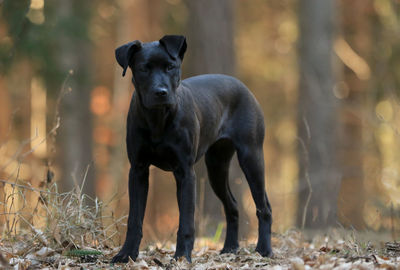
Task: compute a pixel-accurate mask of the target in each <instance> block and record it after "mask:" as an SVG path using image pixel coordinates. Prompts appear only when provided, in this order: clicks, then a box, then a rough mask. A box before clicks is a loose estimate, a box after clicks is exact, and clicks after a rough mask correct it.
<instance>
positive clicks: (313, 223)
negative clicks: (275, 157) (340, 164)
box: [297, 0, 340, 228]
mask: <svg viewBox="0 0 400 270" xmlns="http://www.w3.org/2000/svg"><path fill="white" fill-rule="evenodd" d="M299 5H300V6H299V25H300V40H299V65H300V66H299V69H300V82H299V97H298V134H299V150H298V155H299V167H300V174H299V187H300V193H299V203H298V216H297V223H298V225H299V226H300V227H307V228H326V226H333V225H335V224H336V220H337V218H336V212H337V194H338V188H339V185H340V177H339V174H338V172H337V166H336V161H335V160H336V151H335V149H336V140H335V139H336V114H337V104H336V98H335V96H334V94H333V87H334V83H335V77H334V71H333V66H332V63H333V61H332V58H333V39H334V34H335V23H334V18H335V10H336V7H335V1H333V0H309V1H300V2H299Z"/></svg>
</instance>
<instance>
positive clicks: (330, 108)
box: [0, 0, 400, 242]
mask: <svg viewBox="0 0 400 270" xmlns="http://www.w3.org/2000/svg"><path fill="white" fill-rule="evenodd" d="M0 9H1V15H0V179H1V181H2V182H1V183H0V187H1V189H2V192H1V194H0V199H1V200H0V201H2V202H3V203H2V205H1V207H0V209H2V210H1V211H2V213H0V225H1V228H2V229H1V230H5V228H6V227H5V225H4V223H5V222H4V221H5V220H4V217H5V215H12V214H13V213H15V212H17V210H18V211H19V215H21V216H22V217H23V216H29V213H31V212H32V211H33V208H34V206H35V204H36V202H37V200H38V194H36V193H32V194H31V195H30V197H26V198H24V200H26V201H28V203H26V201H25V203H22V202H21V201H18V200H13V201H12V202H10V201H9V200H6V198H7V196H9V195H10V194H11V192H13V189H12V187H11V185H9V184H6V183H10V182H11V183H18V184H19V185H23V186H31V187H34V188H36V189H44V188H45V186H44V185H43V181H44V180H46V179H47V181H49V182H50V181H57V183H58V187H59V188H60V190H61V191H68V190H70V189H71V188H72V187H73V186H74V185H75V183H78V184H81V183H82V181H83V179H85V183H84V188H83V191H84V192H85V193H86V194H88V195H89V196H91V197H92V198H94V197H95V196H97V197H98V198H99V199H101V200H102V201H107V202H108V201H111V202H110V203H109V204H108V208H107V209H105V211H108V212H109V213H111V214H112V215H113V216H115V217H122V216H125V215H127V213H128V194H127V183H128V181H127V175H128V169H129V164H128V159H127V156H126V149H125V121H126V115H127V110H128V106H129V101H130V97H131V95H132V92H133V90H134V89H133V86H132V85H131V82H130V72H129V73H128V75H129V76H126V77H124V78H122V77H121V73H122V70H121V68H120V67H119V66H118V64H117V63H116V61H115V59H114V50H115V48H116V47H118V46H120V45H122V44H124V43H126V42H129V41H132V40H136V39H139V40H141V41H144V42H146V41H153V40H158V39H160V38H161V37H162V36H163V35H165V34H182V35H185V36H186V37H187V43H188V50H187V53H186V56H185V59H184V62H183V78H186V77H189V76H193V75H197V74H203V73H224V74H230V75H234V76H236V77H238V78H239V79H241V80H242V81H243V82H244V83H245V84H246V85H247V86H248V87H249V88H250V89H251V91H252V92H253V93H254V95H255V96H256V98H257V99H258V101H259V102H260V104H261V106H262V108H263V111H264V114H265V122H266V127H267V128H266V134H267V135H266V139H265V143H264V150H265V165H266V183H267V184H266V186H267V192H268V194H269V197H270V200H271V204H272V208H273V219H274V223H273V231H274V232H278V233H281V232H285V231H286V230H288V229H290V228H292V227H297V228H304V229H313V230H320V229H326V228H329V227H341V226H343V227H345V228H352V229H357V230H373V231H377V232H378V231H380V232H382V231H388V232H392V234H393V236H394V237H396V235H397V232H398V231H400V151H399V149H400V136H399V127H400V99H399V94H400V42H399V41H400V40H399V39H400V17H399V14H400V1H399V0H352V1H346V0H337V1H334V0H308V1H295V0H252V1H246V0H236V1H234V0H218V1H213V0H201V1H196V0H165V1H162V0H118V1H108V0H91V1H79V0H69V1H67V0H46V1H45V0H31V1H29V0H0ZM238 128H240V127H238ZM230 175H231V186H232V188H233V192H234V194H235V197H236V199H237V201H238V204H239V207H240V230H241V238H242V239H251V238H253V237H255V236H256V235H257V233H256V232H257V230H256V229H255V226H256V224H257V220H256V215H255V207H254V204H253V201H252V199H251V196H250V192H249V189H248V186H247V183H246V181H245V179H244V177H243V175H242V173H241V170H240V168H239V167H238V163H237V161H234V162H232V168H231V174H230ZM150 178H151V180H150V189H149V199H148V206H147V212H146V217H145V224H144V238H145V239H146V240H147V241H164V240H174V239H175V233H176V230H177V223H178V208H177V203H176V196H175V182H174V180H173V177H172V174H170V173H166V172H163V171H161V170H159V169H157V168H154V167H152V169H151V175H150ZM197 178H198V184H197V195H198V196H197V202H198V205H197V208H196V211H197V212H196V224H197V234H198V235H199V236H206V237H215V236H218V234H219V233H218V231H221V230H222V231H223V226H224V225H223V224H224V219H225V218H224V214H223V208H222V205H221V204H220V203H219V201H218V199H217V198H216V196H215V195H214V194H213V192H212V190H211V188H210V186H209V184H208V180H207V176H206V171H205V167H204V164H203V161H201V162H200V163H199V164H197ZM29 202H30V203H29ZM3 210H4V211H3ZM21 213H22V214H21ZM37 222H39V223H40V221H37ZM124 222H125V220H124ZM2 223H3V224H2ZM24 226H26V225H24V222H19V223H18V224H17V225H16V226H15V228H14V229H15V230H19V229H22V228H23V227H24ZM217 228H219V229H217ZM117 229H118V230H121V232H123V230H124V227H120V228H117ZM123 236H124V233H122V234H121V238H123ZM145 242H146V241H145Z"/></svg>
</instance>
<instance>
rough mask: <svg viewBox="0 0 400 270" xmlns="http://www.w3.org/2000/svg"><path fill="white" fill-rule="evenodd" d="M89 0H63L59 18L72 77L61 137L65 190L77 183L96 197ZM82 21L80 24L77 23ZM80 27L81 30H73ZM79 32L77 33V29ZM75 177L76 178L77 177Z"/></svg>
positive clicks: (62, 46)
mask: <svg viewBox="0 0 400 270" xmlns="http://www.w3.org/2000/svg"><path fill="white" fill-rule="evenodd" d="M90 6H91V4H89V2H81V1H63V0H59V5H58V9H57V10H58V12H59V13H58V18H59V23H60V25H62V24H64V27H63V28H62V30H63V31H65V33H64V34H62V35H60V52H59V60H60V66H61V67H62V68H63V70H64V72H65V74H66V76H67V74H69V73H73V74H72V75H69V78H68V80H67V83H66V89H70V91H67V93H66V94H65V95H64V97H63V99H62V105H61V111H60V114H61V126H60V130H59V139H60V143H61V151H58V155H59V157H60V158H61V160H62V176H61V183H60V185H61V189H62V190H64V191H69V190H71V189H72V188H73V187H74V186H75V180H76V184H78V185H80V186H81V185H82V182H83V181H84V180H85V185H84V188H83V192H84V193H85V194H87V195H89V196H90V197H94V196H95V178H94V165H93V154H92V116H91V113H90V110H89V108H90V91H91V82H90V78H89V74H90V70H91V69H92V68H93V67H92V66H91V63H92V61H91V50H90V47H91V45H90V42H89V40H88V37H87V31H88V23H89V18H88V13H89V11H90V10H91V7H90ZM68 23H69V24H70V25H67V24H68ZM74 23H75V24H78V26H76V25H74ZM69 27H76V28H79V29H73V30H72V29H69ZM74 31H75V32H74ZM74 179H75V180H74Z"/></svg>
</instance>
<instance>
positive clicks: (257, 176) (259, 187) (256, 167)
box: [236, 144, 272, 256]
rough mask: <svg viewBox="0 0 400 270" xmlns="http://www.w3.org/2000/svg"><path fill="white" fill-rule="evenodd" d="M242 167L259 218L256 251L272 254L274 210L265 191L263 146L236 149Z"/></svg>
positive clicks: (264, 254)
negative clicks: (272, 210)
mask: <svg viewBox="0 0 400 270" xmlns="http://www.w3.org/2000/svg"><path fill="white" fill-rule="evenodd" d="M236 150H237V155H238V159H239V164H240V167H241V168H242V170H243V172H244V174H245V176H246V179H247V182H248V184H249V187H250V191H251V194H252V196H253V200H254V202H255V205H256V210H257V218H258V242H257V248H256V251H257V252H258V253H260V254H261V255H262V256H271V255H272V249H271V224H272V215H271V214H272V212H271V206H270V203H269V201H268V197H267V193H266V192H265V183H264V154H263V149H262V144H261V146H255V145H251V146H249V145H243V144H241V145H239V147H238V148H237V149H236Z"/></svg>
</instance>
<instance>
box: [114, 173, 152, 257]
mask: <svg viewBox="0 0 400 270" xmlns="http://www.w3.org/2000/svg"><path fill="white" fill-rule="evenodd" d="M148 189H149V167H148V166H132V167H131V169H130V171H129V216H128V230H127V232H126V239H125V243H124V245H123V247H122V249H121V251H120V252H119V253H118V254H117V255H116V256H115V257H114V258H113V259H112V261H111V262H112V263H116V262H128V260H129V257H131V258H132V260H136V258H137V256H138V254H139V245H140V240H142V235H143V234H142V225H143V218H144V212H145V209H146V201H147V192H148Z"/></svg>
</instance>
